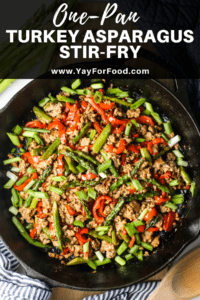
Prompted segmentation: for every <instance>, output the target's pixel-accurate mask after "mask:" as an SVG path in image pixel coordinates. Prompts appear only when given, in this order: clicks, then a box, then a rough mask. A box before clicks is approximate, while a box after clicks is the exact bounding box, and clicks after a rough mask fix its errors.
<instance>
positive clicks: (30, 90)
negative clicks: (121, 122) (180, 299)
mask: <svg viewBox="0 0 200 300" xmlns="http://www.w3.org/2000/svg"><path fill="white" fill-rule="evenodd" d="M79 66H80V67H86V66H87V67H98V66H99V67H101V68H102V67H107V65H106V64H105V65H104V64H102V63H100V64H97V63H95V64H87V65H82V64H80V65H79ZM74 67H77V65H75V66H74ZM114 67H116V66H114ZM72 81H73V80H72V79H40V80H34V81H33V82H31V83H30V84H28V85H27V86H26V87H25V88H23V89H22V90H21V91H20V92H18V93H17V94H16V95H15V96H14V97H13V98H12V99H11V100H10V101H9V103H8V104H7V105H6V107H5V108H4V109H3V110H2V111H1V112H0V128H1V130H0V140H1V145H2V146H1V151H0V166H1V167H0V191H1V193H0V235H1V238H2V239H3V240H4V242H5V243H6V244H7V246H8V248H9V249H10V250H11V252H12V253H13V254H14V255H15V256H16V257H17V258H18V260H19V261H20V263H21V264H22V266H23V267H24V269H25V271H26V273H27V275H28V276H31V277H33V278H38V279H41V280H43V281H45V282H46V283H48V284H49V285H50V286H52V287H67V288H72V289H78V290H93V291H98V290H110V289H115V288H121V287H125V286H128V285H130V284H133V283H136V282H139V281H144V280H146V279H147V278H149V277H150V276H152V275H154V274H156V273H158V272H159V271H161V270H162V269H163V268H165V267H166V266H167V265H168V264H169V263H171V262H172V260H173V259H175V258H176V257H177V255H178V254H179V253H180V252H181V251H182V250H183V249H184V248H185V247H186V245H188V244H189V243H190V242H191V241H192V240H194V239H195V238H196V237H197V235H198V233H199V215H200V197H199V194H200V185H198V182H199V180H200V174H199V164H200V155H199V150H200V138H199V130H198V127H197V124H196V122H195V120H194V119H193V117H192V116H191V114H190V108H189V105H188V100H187V96H186V92H185V90H184V84H183V82H182V83H181V82H180V84H179V87H178V88H179V90H178V92H177V93H176V95H175V94H173V93H171V92H170V91H169V90H168V89H166V88H165V87H164V86H162V85H161V84H159V83H158V82H156V81H154V80H151V79H146V78H144V79H134V77H133V78H132V79H127V78H125V79H115V80H107V84H108V85H109V84H110V83H113V84H114V86H119V87H125V86H127V85H128V86H129V88H130V89H131V90H132V91H137V92H139V93H141V91H143V95H145V96H146V97H150V98H151V101H152V102H153V105H154V107H157V109H158V111H159V110H160V113H161V112H164V115H163V116H165V115H166V116H167V117H169V119H170V120H171V121H172V125H173V128H174V129H175V131H176V132H177V133H180V135H181V136H182V144H183V145H184V147H183V150H184V153H185V155H186V158H187V160H189V161H190V168H189V169H190V175H191V176H192V177H193V178H194V179H195V181H196V182H197V189H196V195H195V197H194V198H193V199H192V198H191V197H190V196H189V195H188V196H186V197H187V202H186V205H185V206H186V207H185V209H184V217H183V219H181V221H180V222H179V223H178V225H177V231H176V230H175V232H174V233H173V234H172V235H171V237H169V240H168V241H167V242H166V244H164V243H162V244H161V246H159V248H158V250H157V251H156V252H155V253H153V254H152V255H151V256H150V257H147V258H145V259H144V261H143V262H140V261H138V260H136V259H133V260H130V261H128V263H127V264H126V265H125V266H124V267H121V266H119V265H116V264H115V263H113V264H109V265H106V266H104V267H100V268H98V271H97V272H96V273H95V274H94V273H93V272H92V270H91V269H89V267H87V266H85V265H79V266H75V267H65V266H63V265H61V264H60V262H59V261H57V260H56V259H52V258H50V257H48V255H47V254H46V253H44V252H42V251H41V250H40V249H38V248H35V247H33V246H31V245H29V244H28V243H27V242H26V241H25V240H24V239H23V238H22V236H21V235H20V234H19V232H18V231H17V229H16V228H15V227H14V225H13V224H12V222H11V214H10V213H9V212H8V208H9V206H10V205H11V202H10V191H7V190H5V189H3V184H4V183H5V182H6V181H7V178H6V176H5V170H6V169H7V168H6V167H4V166H3V164H2V161H3V160H4V159H6V155H7V153H8V152H9V151H10V149H11V147H12V146H11V144H10V143H9V142H8V138H7V137H6V134H5V133H6V132H8V131H11V129H12V128H13V127H14V125H15V124H18V123H20V121H21V120H23V119H24V120H25V121H27V120H28V119H29V117H31V114H30V111H31V109H32V107H33V105H34V104H37V102H38V101H39V100H41V99H42V98H44V97H45V96H46V95H47V94H48V93H49V92H50V93H52V94H53V95H56V94H57V93H58V92H59V91H60V87H62V86H64V85H66V86H70V84H71V82H72ZM82 83H83V84H82V86H83V87H86V86H89V85H90V79H82ZM178 83H179V82H178ZM178 99H179V100H178ZM182 102H183V104H184V105H183V104H182Z"/></svg>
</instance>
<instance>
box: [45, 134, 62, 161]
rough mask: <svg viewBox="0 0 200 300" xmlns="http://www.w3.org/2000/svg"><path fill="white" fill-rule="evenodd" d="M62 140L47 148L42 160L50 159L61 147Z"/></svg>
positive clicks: (57, 140)
mask: <svg viewBox="0 0 200 300" xmlns="http://www.w3.org/2000/svg"><path fill="white" fill-rule="evenodd" d="M59 145H60V139H59V137H58V138H57V139H55V141H54V142H53V143H52V144H51V145H50V146H49V147H48V148H47V150H46V151H45V152H44V153H43V155H42V156H41V159H43V160H45V159H47V158H49V157H50V156H51V155H52V154H53V153H54V152H55V151H56V150H57V149H58V147H59Z"/></svg>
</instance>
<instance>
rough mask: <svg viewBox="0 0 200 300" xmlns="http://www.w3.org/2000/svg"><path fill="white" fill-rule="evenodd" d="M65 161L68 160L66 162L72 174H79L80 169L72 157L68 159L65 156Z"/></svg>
mask: <svg viewBox="0 0 200 300" xmlns="http://www.w3.org/2000/svg"><path fill="white" fill-rule="evenodd" d="M65 160H66V162H67V165H68V167H69V169H70V171H72V173H74V174H78V173H79V171H78V169H77V168H76V166H75V164H74V161H73V159H72V158H71V157H66V156H65Z"/></svg>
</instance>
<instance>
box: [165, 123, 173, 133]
mask: <svg viewBox="0 0 200 300" xmlns="http://www.w3.org/2000/svg"><path fill="white" fill-rule="evenodd" d="M163 127H164V130H165V132H166V134H171V133H172V131H173V130H172V125H171V122H170V121H168V122H167V123H163Z"/></svg>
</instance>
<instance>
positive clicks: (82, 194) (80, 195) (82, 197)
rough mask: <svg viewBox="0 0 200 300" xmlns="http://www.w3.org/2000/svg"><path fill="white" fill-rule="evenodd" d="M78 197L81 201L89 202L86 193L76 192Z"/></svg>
mask: <svg viewBox="0 0 200 300" xmlns="http://www.w3.org/2000/svg"><path fill="white" fill-rule="evenodd" d="M76 195H77V196H78V197H79V199H80V200H85V201H87V200H88V195H87V194H86V193H85V192H84V191H78V192H76Z"/></svg>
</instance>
